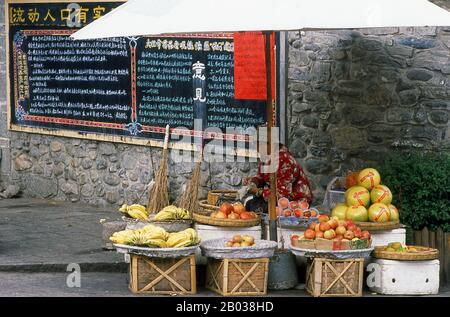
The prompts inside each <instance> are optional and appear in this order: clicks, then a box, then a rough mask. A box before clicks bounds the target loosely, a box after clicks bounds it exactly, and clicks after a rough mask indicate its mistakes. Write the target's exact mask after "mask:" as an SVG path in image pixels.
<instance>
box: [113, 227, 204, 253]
mask: <svg viewBox="0 0 450 317" xmlns="http://www.w3.org/2000/svg"><path fill="white" fill-rule="evenodd" d="M109 239H110V240H111V241H112V242H113V243H115V244H125V245H133V246H141V247H150V248H182V247H187V246H190V245H195V244H198V243H199V242H200V238H199V237H198V233H197V231H195V230H194V229H192V228H188V229H186V230H184V231H180V232H174V233H168V232H167V231H166V230H164V229H163V228H160V227H156V226H154V225H148V226H145V227H143V228H141V229H134V230H131V229H128V230H123V231H119V232H115V233H114V234H113V235H112V236H111V237H110V238H109Z"/></svg>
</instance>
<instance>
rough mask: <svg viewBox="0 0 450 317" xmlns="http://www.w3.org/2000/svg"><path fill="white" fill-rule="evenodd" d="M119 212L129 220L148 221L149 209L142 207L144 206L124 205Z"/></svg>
mask: <svg viewBox="0 0 450 317" xmlns="http://www.w3.org/2000/svg"><path fill="white" fill-rule="evenodd" d="M119 211H120V212H121V213H123V214H124V215H125V216H126V217H128V218H133V219H138V220H142V221H147V220H148V212H147V208H145V206H142V205H138V204H133V205H127V204H123V205H122V207H120V208H119Z"/></svg>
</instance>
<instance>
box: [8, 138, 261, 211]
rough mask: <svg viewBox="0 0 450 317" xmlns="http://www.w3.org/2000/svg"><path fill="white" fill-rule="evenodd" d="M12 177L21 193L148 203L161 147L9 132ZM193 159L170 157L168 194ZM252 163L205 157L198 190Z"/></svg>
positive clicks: (232, 182) (235, 178)
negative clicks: (208, 160)
mask: <svg viewBox="0 0 450 317" xmlns="http://www.w3.org/2000/svg"><path fill="white" fill-rule="evenodd" d="M11 144H12V150H11V153H12V165H13V166H12V170H11V180H12V181H13V182H17V183H19V184H20V185H21V188H22V190H23V194H24V195H25V196H32V197H41V198H55V199H58V200H70V201H83V202H87V203H91V204H102V205H103V204H122V203H124V202H127V203H132V202H133V203H143V204H144V203H146V200H147V199H148V184H149V183H150V181H151V180H152V179H153V178H154V174H155V171H157V169H158V167H159V162H160V159H161V154H162V149H158V148H150V147H142V146H130V145H125V144H114V143H106V142H94V141H86V140H79V139H65V138H60V137H49V136H42V135H38V134H24V133H12V135H11ZM193 166H194V164H193V163H192V164H190V163H183V164H175V163H174V161H173V160H172V159H170V160H169V182H170V192H171V198H172V200H175V199H176V198H177V197H178V196H179V194H180V192H181V191H182V189H183V184H185V183H186V180H187V179H189V178H190V175H191V173H192V169H193ZM254 167H255V166H254V164H249V163H238V164H231V163H228V164H222V163H208V164H207V163H203V164H202V178H201V182H200V184H201V186H202V190H201V193H200V194H201V196H203V197H205V196H206V194H207V191H208V190H209V189H217V188H232V187H233V186H238V185H240V184H241V180H242V177H243V175H247V174H249V173H250V174H251V173H255V170H254Z"/></svg>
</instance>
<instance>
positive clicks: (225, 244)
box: [200, 234, 278, 259]
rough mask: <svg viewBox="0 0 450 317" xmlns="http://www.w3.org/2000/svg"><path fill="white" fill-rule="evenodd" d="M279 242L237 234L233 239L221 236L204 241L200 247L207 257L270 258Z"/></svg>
mask: <svg viewBox="0 0 450 317" xmlns="http://www.w3.org/2000/svg"><path fill="white" fill-rule="evenodd" d="M277 246H278V243H277V242H275V241H268V240H255V238H254V237H253V236H251V235H239V234H238V235H235V236H233V237H232V238H231V239H227V238H219V239H212V240H206V241H204V242H203V243H202V244H201V246H200V248H201V250H202V254H203V255H204V256H206V257H210V258H215V259H254V258H270V257H272V256H273V255H274V252H275V249H276V248H277Z"/></svg>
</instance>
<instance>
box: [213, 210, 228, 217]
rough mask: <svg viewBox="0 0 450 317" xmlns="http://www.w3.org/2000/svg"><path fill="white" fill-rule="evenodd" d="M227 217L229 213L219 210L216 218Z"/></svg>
mask: <svg viewBox="0 0 450 317" xmlns="http://www.w3.org/2000/svg"><path fill="white" fill-rule="evenodd" d="M227 217H228V216H227V214H225V213H223V212H221V211H219V212H217V213H216V216H215V218H217V219H227Z"/></svg>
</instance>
